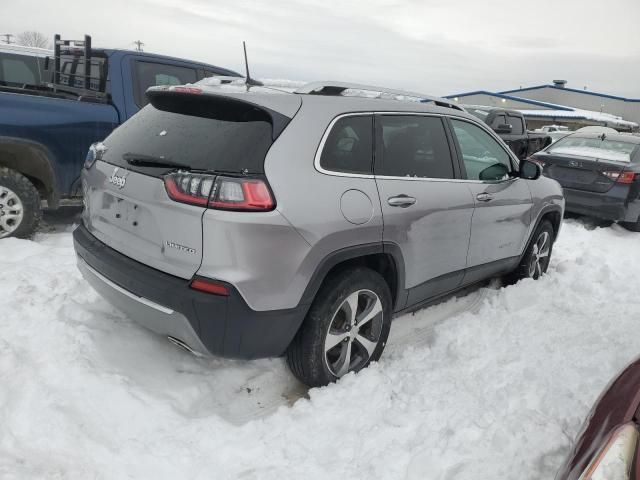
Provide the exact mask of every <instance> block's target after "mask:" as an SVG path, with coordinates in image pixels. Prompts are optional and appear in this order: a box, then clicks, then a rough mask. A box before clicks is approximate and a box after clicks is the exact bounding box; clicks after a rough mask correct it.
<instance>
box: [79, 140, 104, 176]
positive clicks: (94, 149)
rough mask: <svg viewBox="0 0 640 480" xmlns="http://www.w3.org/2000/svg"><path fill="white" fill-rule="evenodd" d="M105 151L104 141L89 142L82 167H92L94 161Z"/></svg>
mask: <svg viewBox="0 0 640 480" xmlns="http://www.w3.org/2000/svg"><path fill="white" fill-rule="evenodd" d="M106 151H107V147H105V145H104V143H102V142H96V143H93V144H91V146H90V147H89V151H88V152H87V156H86V157H85V158H84V168H86V169H87V170H89V169H90V168H91V167H93V164H94V163H96V161H98V160H100V159H101V158H102V156H103V155H104V152H106Z"/></svg>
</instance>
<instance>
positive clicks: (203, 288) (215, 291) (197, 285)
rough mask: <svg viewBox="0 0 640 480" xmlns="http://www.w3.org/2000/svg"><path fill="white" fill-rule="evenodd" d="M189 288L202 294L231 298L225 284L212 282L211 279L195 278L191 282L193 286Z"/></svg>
mask: <svg viewBox="0 0 640 480" xmlns="http://www.w3.org/2000/svg"><path fill="white" fill-rule="evenodd" d="M189 286H190V287H191V288H193V289H194V290H198V291H200V292H205V293H211V294H212V295H220V296H222V297H228V296H229V288H228V287H227V286H226V285H225V284H224V283H222V282H218V281H216V280H211V279H209V278H202V277H195V278H194V279H193V280H191V284H190V285H189Z"/></svg>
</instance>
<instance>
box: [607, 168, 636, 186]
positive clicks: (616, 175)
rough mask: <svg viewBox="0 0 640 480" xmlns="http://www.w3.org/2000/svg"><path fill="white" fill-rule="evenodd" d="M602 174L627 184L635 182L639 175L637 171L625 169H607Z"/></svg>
mask: <svg viewBox="0 0 640 480" xmlns="http://www.w3.org/2000/svg"><path fill="white" fill-rule="evenodd" d="M602 174H603V175H604V176H606V177H609V178H610V179H611V180H613V181H614V182H616V183H625V184H629V183H633V182H634V181H635V180H636V178H637V177H638V174H637V173H634V172H629V171H626V170H623V171H622V172H618V171H605V172H602Z"/></svg>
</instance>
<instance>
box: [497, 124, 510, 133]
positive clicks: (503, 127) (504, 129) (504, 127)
mask: <svg viewBox="0 0 640 480" xmlns="http://www.w3.org/2000/svg"><path fill="white" fill-rule="evenodd" d="M512 131H513V126H512V125H509V124H508V123H501V124H500V125H498V126H497V127H496V133H511V132H512Z"/></svg>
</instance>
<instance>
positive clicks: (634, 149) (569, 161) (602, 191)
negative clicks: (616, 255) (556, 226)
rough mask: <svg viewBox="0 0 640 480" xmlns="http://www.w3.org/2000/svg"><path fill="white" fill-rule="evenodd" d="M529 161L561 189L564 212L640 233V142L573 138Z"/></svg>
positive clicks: (582, 135) (619, 138)
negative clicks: (607, 221)
mask: <svg viewBox="0 0 640 480" xmlns="http://www.w3.org/2000/svg"><path fill="white" fill-rule="evenodd" d="M531 160H533V161H535V162H537V163H539V164H540V165H542V167H543V174H544V175H546V176H547V177H550V178H553V179H554V180H557V181H558V182H559V183H560V185H562V187H563V190H564V196H565V201H566V211H568V212H574V213H578V214H582V215H590V216H593V217H599V218H603V219H606V220H614V221H618V222H620V223H621V224H622V225H623V226H625V227H626V228H628V229H629V230H633V231H636V232H639V231H640V137H635V136H632V135H624V134H619V133H615V134H614V133H606V134H604V133H603V134H599V133H574V134H572V135H568V136H566V137H564V138H562V139H560V140H558V141H557V142H555V143H554V144H552V145H550V146H549V147H547V148H546V149H544V150H543V151H541V152H538V153H535V154H534V155H533V156H532V157H531Z"/></svg>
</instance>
